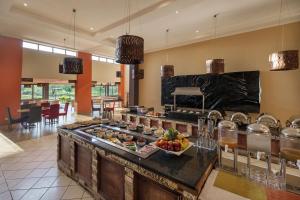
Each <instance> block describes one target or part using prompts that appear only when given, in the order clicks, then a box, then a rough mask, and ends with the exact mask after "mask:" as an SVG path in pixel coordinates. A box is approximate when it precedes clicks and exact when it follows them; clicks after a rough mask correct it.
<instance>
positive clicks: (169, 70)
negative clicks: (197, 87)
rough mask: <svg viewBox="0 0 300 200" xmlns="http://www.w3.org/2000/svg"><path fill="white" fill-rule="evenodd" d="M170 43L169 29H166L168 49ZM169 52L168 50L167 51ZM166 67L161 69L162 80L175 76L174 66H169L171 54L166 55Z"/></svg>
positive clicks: (163, 66)
mask: <svg viewBox="0 0 300 200" xmlns="http://www.w3.org/2000/svg"><path fill="white" fill-rule="evenodd" d="M168 43H169V29H166V48H167V47H168ZM166 51H167V50H166ZM166 62H167V64H166V65H162V66H161V68H160V76H161V78H168V77H172V76H174V65H170V64H169V54H168V52H167V53H166Z"/></svg>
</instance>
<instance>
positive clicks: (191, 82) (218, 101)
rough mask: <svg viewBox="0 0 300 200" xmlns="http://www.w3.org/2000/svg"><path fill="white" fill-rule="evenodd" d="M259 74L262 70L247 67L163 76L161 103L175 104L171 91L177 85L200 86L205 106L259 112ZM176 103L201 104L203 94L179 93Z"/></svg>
mask: <svg viewBox="0 0 300 200" xmlns="http://www.w3.org/2000/svg"><path fill="white" fill-rule="evenodd" d="M259 76H260V73H259V71H248V72H232V73H224V74H201V75H184V76H173V77H169V78H162V91H161V103H162V105H164V104H173V96H172V95H171V93H172V92H174V90H175V88H176V87H200V88H201V90H202V91H203V92H204V95H205V108H206V109H217V110H220V111H240V112H246V113H248V112H259V110H260V100H259V99H260V97H259V96H260V86H259ZM176 103H177V105H178V106H180V107H190V108H201V107H202V97H199V96H177V99H176Z"/></svg>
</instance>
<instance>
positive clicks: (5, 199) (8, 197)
mask: <svg viewBox="0 0 300 200" xmlns="http://www.w3.org/2000/svg"><path fill="white" fill-rule="evenodd" d="M0 199H1V200H2V199H3V200H12V197H11V195H10V192H9V191H6V192H3V193H1V194H0Z"/></svg>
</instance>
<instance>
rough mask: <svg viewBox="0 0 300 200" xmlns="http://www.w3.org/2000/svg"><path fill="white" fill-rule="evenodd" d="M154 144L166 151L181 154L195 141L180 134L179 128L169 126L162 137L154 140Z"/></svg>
mask: <svg viewBox="0 0 300 200" xmlns="http://www.w3.org/2000/svg"><path fill="white" fill-rule="evenodd" d="M154 145H155V146H156V147H158V148H159V149H161V150H163V151H165V152H166V153H169V154H175V155H177V156H180V155H181V154H182V153H183V152H185V151H186V150H188V149H189V148H190V147H191V146H192V145H193V143H192V142H190V141H189V140H188V139H187V138H185V137H183V136H182V135H181V134H179V133H178V131H177V130H175V129H173V128H169V129H168V130H167V131H166V132H164V134H163V136H162V137H161V138H159V139H158V140H157V141H156V142H154Z"/></svg>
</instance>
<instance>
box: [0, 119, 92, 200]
mask: <svg viewBox="0 0 300 200" xmlns="http://www.w3.org/2000/svg"><path fill="white" fill-rule="evenodd" d="M78 117H79V118H80V119H89V118H87V117H83V116H72V117H70V119H69V120H67V121H64V120H61V121H60V124H61V123H66V122H70V121H74V120H75V119H77V118H78ZM55 130H56V125H53V126H49V125H47V126H44V125H42V126H41V127H36V128H34V129H32V130H30V131H29V130H22V129H21V128H19V127H14V129H13V130H12V131H8V130H7V129H6V127H1V128H0V200H11V199H14V200H17V199H20V200H39V199H42V200H59V199H86V200H87V199H93V198H92V197H91V196H90V194H89V193H88V192H86V191H85V190H84V189H83V188H82V187H81V186H79V185H78V184H77V183H75V182H74V181H73V180H71V179H70V178H68V177H67V176H65V175H64V174H62V173H61V172H60V171H59V170H58V169H57V163H56V154H57V135H56V133H55Z"/></svg>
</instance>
